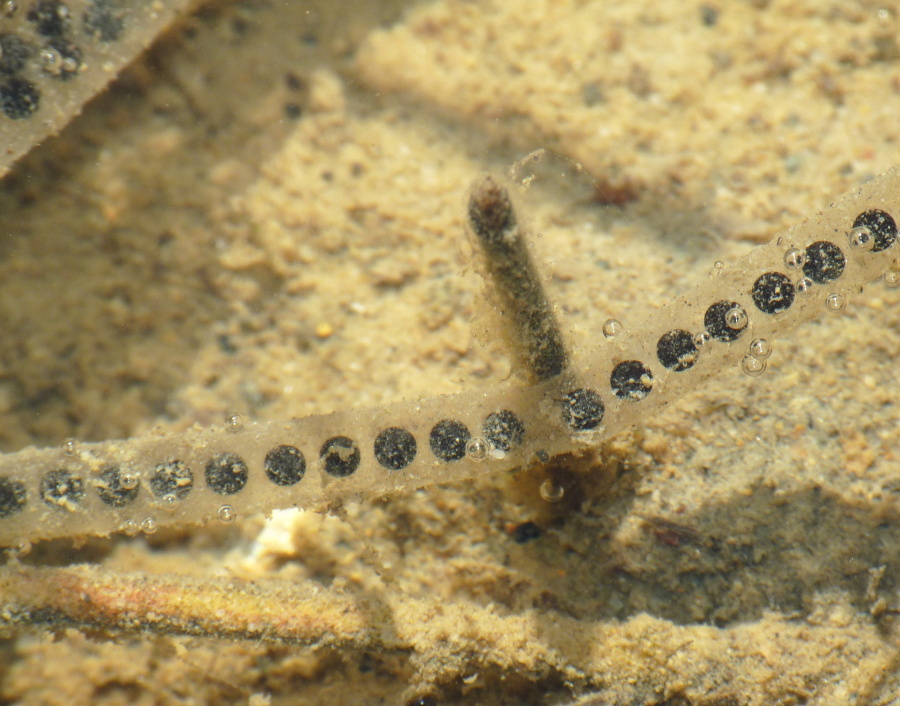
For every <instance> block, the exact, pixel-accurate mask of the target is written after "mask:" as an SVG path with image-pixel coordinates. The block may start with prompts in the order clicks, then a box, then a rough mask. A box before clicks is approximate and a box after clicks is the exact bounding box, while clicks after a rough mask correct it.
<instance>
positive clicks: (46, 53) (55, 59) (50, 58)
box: [41, 47, 63, 74]
mask: <svg viewBox="0 0 900 706" xmlns="http://www.w3.org/2000/svg"><path fill="white" fill-rule="evenodd" d="M62 62H63V57H62V54H60V53H59V52H58V51H57V50H56V49H53V48H52V47H48V48H47V49H44V50H43V51H41V68H42V69H43V70H44V71H46V72H47V73H48V74H58V73H60V72H61V71H62Z"/></svg>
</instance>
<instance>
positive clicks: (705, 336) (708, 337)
mask: <svg viewBox="0 0 900 706" xmlns="http://www.w3.org/2000/svg"><path fill="white" fill-rule="evenodd" d="M710 341H712V334H711V333H710V332H709V331H701V332H700V333H695V334H694V345H695V346H697V348H703V346H705V345H706V344H707V343H709V342H710Z"/></svg>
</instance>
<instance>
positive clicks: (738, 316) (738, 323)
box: [725, 306, 748, 331]
mask: <svg viewBox="0 0 900 706" xmlns="http://www.w3.org/2000/svg"><path fill="white" fill-rule="evenodd" d="M747 321H748V319H747V312H746V311H744V310H743V309H742V308H741V307H739V306H736V307H734V308H733V309H729V310H728V311H726V312H725V325H726V326H727V327H728V328H730V329H731V330H732V331H742V330H743V329H745V328H746V327H747Z"/></svg>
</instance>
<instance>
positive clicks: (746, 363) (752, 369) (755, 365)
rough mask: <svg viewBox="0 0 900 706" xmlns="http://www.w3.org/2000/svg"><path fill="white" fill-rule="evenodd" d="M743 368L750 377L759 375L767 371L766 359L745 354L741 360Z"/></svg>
mask: <svg viewBox="0 0 900 706" xmlns="http://www.w3.org/2000/svg"><path fill="white" fill-rule="evenodd" d="M741 370H743V371H744V373H745V374H746V375H749V376H750V377H757V376H759V375H762V374H763V373H764V372H766V361H765V360H763V359H760V358H757V357H756V356H752V355H745V356H744V357H743V359H742V360H741Z"/></svg>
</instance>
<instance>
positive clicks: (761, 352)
mask: <svg viewBox="0 0 900 706" xmlns="http://www.w3.org/2000/svg"><path fill="white" fill-rule="evenodd" d="M750 355H752V356H753V357H754V358H759V359H760V360H765V359H766V358H768V357H769V356H770V355H772V344H771V343H769V342H768V341H767V340H766V339H765V338H757V339H754V340H753V343H751V344H750Z"/></svg>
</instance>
